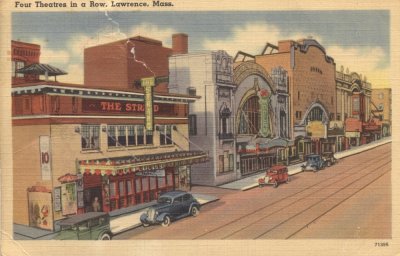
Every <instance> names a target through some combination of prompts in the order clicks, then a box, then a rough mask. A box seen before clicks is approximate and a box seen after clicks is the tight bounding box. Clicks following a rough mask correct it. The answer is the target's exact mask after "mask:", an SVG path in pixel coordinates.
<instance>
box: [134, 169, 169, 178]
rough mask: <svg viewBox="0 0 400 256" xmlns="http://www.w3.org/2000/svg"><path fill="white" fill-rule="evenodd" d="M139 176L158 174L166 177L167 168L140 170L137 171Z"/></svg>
mask: <svg viewBox="0 0 400 256" xmlns="http://www.w3.org/2000/svg"><path fill="white" fill-rule="evenodd" d="M136 175H137V176H157V177H165V170H154V171H140V172H136Z"/></svg>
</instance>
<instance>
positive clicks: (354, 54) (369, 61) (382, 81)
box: [326, 46, 390, 88]
mask: <svg viewBox="0 0 400 256" xmlns="http://www.w3.org/2000/svg"><path fill="white" fill-rule="evenodd" d="M326 50H327V53H328V55H330V56H332V57H333V58H334V59H335V62H336V69H337V70H341V66H343V68H344V70H345V71H346V69H347V68H348V69H349V72H357V73H358V74H362V75H363V77H364V76H366V77H367V81H369V82H370V83H371V84H372V87H373V88H383V87H388V86H389V75H390V70H389V67H387V65H384V63H387V62H388V61H387V59H388V56H387V55H386V54H385V51H384V50H383V49H382V48H381V47H368V46H360V47H358V48H355V47H350V48H349V47H341V46H331V47H328V48H327V49H326Z"/></svg>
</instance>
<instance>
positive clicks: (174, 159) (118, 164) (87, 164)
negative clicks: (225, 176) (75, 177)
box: [78, 151, 209, 176]
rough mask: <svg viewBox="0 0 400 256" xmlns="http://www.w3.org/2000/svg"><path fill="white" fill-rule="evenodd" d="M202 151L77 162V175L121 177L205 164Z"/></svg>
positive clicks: (205, 155) (205, 159)
mask: <svg viewBox="0 0 400 256" xmlns="http://www.w3.org/2000/svg"><path fill="white" fill-rule="evenodd" d="M208 160H209V159H208V155H207V154H206V153H205V152H202V151H176V152H168V153H162V154H149V155H140V156H133V155H132V156H124V157H114V158H103V159H94V160H82V161H79V170H78V171H79V173H81V174H84V173H86V174H97V175H113V176H115V175H123V174H128V173H133V172H137V171H146V170H160V169H164V168H165V167H178V166H185V165H192V164H197V163H203V162H207V161H208Z"/></svg>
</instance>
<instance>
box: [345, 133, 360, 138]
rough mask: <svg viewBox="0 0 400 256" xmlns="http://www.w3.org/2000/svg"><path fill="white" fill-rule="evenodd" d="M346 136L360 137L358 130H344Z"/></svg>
mask: <svg viewBox="0 0 400 256" xmlns="http://www.w3.org/2000/svg"><path fill="white" fill-rule="evenodd" d="M346 137H347V138H360V132H346Z"/></svg>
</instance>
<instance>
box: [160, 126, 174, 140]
mask: <svg viewBox="0 0 400 256" xmlns="http://www.w3.org/2000/svg"><path fill="white" fill-rule="evenodd" d="M159 132H160V145H170V144H172V127H171V125H160V126H159Z"/></svg>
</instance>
